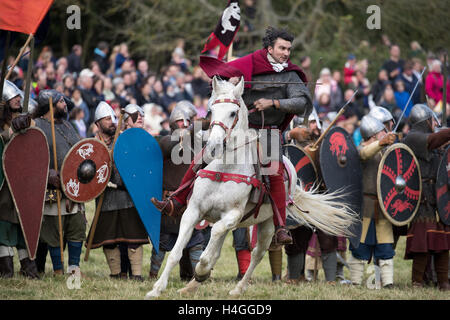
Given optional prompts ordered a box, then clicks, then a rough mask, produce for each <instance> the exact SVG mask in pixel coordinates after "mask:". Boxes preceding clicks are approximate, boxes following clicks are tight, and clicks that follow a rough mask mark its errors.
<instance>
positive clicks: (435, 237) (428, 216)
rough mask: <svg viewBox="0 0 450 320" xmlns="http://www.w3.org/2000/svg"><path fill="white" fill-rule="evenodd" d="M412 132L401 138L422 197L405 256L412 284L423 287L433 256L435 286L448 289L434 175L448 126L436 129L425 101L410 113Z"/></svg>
mask: <svg viewBox="0 0 450 320" xmlns="http://www.w3.org/2000/svg"><path fill="white" fill-rule="evenodd" d="M409 124H410V126H411V131H410V132H409V133H408V135H407V136H406V137H405V138H404V139H403V142H404V143H405V144H406V145H407V146H408V147H410V148H411V149H412V150H413V152H414V154H415V155H416V157H417V160H418V161H419V167H420V172H421V175H422V196H421V202H420V205H419V209H418V211H417V213H416V215H415V216H414V219H413V220H412V221H411V223H410V225H409V229H408V234H407V236H406V237H407V238H406V239H407V240H406V251H405V259H412V260H413V264H412V284H413V286H414V287H423V277H424V273H425V268H426V266H427V261H428V259H429V258H430V257H431V255H433V256H434V265H435V270H436V274H437V280H438V285H439V288H440V289H441V290H445V291H448V289H449V283H448V260H449V249H450V227H449V226H447V225H445V224H444V223H442V222H441V221H440V220H439V219H438V218H437V217H436V210H437V204H436V202H437V200H436V176H437V170H438V167H439V162H440V158H441V157H442V150H440V148H441V147H442V146H444V145H445V144H447V143H448V142H449V141H450V128H445V129H442V130H439V131H438V132H435V131H436V128H437V127H438V126H439V121H438V119H437V117H436V115H435V113H434V112H433V111H432V110H431V109H430V108H429V107H428V106H426V105H424V104H416V105H414V106H413V107H412V109H411V112H410V114H409Z"/></svg>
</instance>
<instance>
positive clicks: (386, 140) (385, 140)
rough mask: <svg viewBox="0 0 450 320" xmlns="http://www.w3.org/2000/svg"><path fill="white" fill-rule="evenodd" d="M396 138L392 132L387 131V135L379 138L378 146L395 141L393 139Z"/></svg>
mask: <svg viewBox="0 0 450 320" xmlns="http://www.w3.org/2000/svg"><path fill="white" fill-rule="evenodd" d="M396 138H397V135H396V134H395V133H393V132H389V133H388V134H387V135H385V136H384V137H383V139H381V140H380V142H379V144H380V146H388V145H391V144H393V143H394V142H395V139H396Z"/></svg>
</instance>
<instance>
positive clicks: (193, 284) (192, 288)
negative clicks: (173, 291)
mask: <svg viewBox="0 0 450 320" xmlns="http://www.w3.org/2000/svg"><path fill="white" fill-rule="evenodd" d="M199 286H200V282H198V281H196V280H195V279H192V280H191V281H190V282H189V283H188V284H187V285H186V286H185V287H184V288H182V289H179V290H177V292H178V293H179V294H181V295H186V294H191V293H194V292H196V291H197V289H198V287H199Z"/></svg>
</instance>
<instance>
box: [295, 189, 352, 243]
mask: <svg viewBox="0 0 450 320" xmlns="http://www.w3.org/2000/svg"><path fill="white" fill-rule="evenodd" d="M341 196H342V192H339V191H337V192H332V193H317V188H313V189H311V190H309V191H305V190H303V188H302V187H301V186H299V185H297V186H296V188H295V193H294V197H293V200H294V203H293V204H290V205H289V206H287V208H286V209H287V214H288V215H289V216H290V217H291V218H292V219H294V220H295V221H296V222H298V223H300V224H303V225H306V226H308V227H312V226H314V227H316V228H317V229H320V230H322V231H323V232H326V233H328V234H331V235H334V236H344V237H352V236H354V235H353V234H352V233H351V232H350V231H349V227H350V225H352V224H353V223H356V222H358V221H359V215H358V214H357V213H356V212H354V211H353V210H352V209H351V208H350V207H349V206H348V205H346V204H343V203H340V202H338V201H336V199H337V198H339V197H341Z"/></svg>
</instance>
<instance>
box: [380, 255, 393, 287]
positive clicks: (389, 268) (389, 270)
mask: <svg viewBox="0 0 450 320" xmlns="http://www.w3.org/2000/svg"><path fill="white" fill-rule="evenodd" d="M378 261H379V266H380V272H381V285H382V286H383V287H385V286H387V285H390V284H394V259H389V260H382V259H380V260H378Z"/></svg>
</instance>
